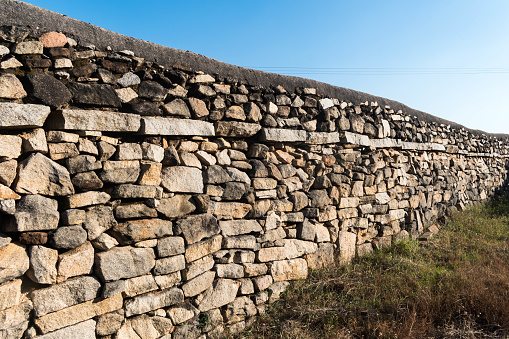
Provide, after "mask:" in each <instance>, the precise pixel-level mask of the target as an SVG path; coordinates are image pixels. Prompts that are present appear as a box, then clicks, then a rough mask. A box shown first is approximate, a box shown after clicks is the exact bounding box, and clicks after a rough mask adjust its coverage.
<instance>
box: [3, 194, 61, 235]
mask: <svg viewBox="0 0 509 339" xmlns="http://www.w3.org/2000/svg"><path fill="white" fill-rule="evenodd" d="M59 220H60V214H59V213H58V202H57V201H56V200H54V199H50V198H46V197H43V196H41V195H25V196H23V197H22V198H21V199H20V200H19V202H18V204H17V206H16V213H14V218H13V219H11V222H10V224H8V225H7V227H6V230H9V231H11V232H12V231H13V232H24V231H43V230H53V229H56V228H57V227H58V221H59Z"/></svg>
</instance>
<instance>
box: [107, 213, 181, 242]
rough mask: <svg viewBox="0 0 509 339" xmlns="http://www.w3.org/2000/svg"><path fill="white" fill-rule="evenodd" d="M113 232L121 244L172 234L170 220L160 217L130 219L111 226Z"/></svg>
mask: <svg viewBox="0 0 509 339" xmlns="http://www.w3.org/2000/svg"><path fill="white" fill-rule="evenodd" d="M113 234H114V235H115V237H116V238H117V240H118V241H119V242H120V243H121V244H122V245H128V244H133V243H137V242H140V241H144V240H148V239H158V238H162V237H165V236H168V235H172V234H173V231H172V222H171V221H169V220H162V219H140V220H130V221H126V222H123V223H119V224H117V225H116V226H115V227H113Z"/></svg>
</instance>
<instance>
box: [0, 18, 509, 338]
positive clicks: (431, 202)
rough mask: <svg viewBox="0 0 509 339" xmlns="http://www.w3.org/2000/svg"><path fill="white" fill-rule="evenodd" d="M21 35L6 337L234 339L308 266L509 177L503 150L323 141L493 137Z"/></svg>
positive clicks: (12, 107)
mask: <svg viewBox="0 0 509 339" xmlns="http://www.w3.org/2000/svg"><path fill="white" fill-rule="evenodd" d="M23 32H24V30H23V29H21V28H17V29H12V30H11V31H10V34H11V35H9V34H6V33H5V32H4V33H3V35H2V37H3V39H4V40H3V42H2V44H3V45H4V46H5V48H3V49H2V48H1V47H0V52H1V53H0V54H1V56H2V59H1V62H0V68H1V69H2V71H1V72H2V73H1V75H0V97H1V100H2V101H3V102H0V112H1V113H2V114H0V128H1V129H2V130H1V131H2V133H1V135H0V232H1V234H0V267H1V270H0V337H2V338H3V337H6V338H21V337H23V336H25V337H28V338H34V337H38V338H45V339H48V338H62V337H80V338H95V337H100V338H124V337H128V338H131V337H132V338H200V339H205V338H214V337H218V336H220V335H221V334H222V333H223V331H224V330H225V329H226V328H227V329H228V330H229V331H232V332H236V331H239V330H242V329H243V328H245V327H246V326H248V325H249V324H250V323H252V322H253V321H254V319H255V318H254V316H256V315H257V314H259V313H261V312H263V311H264V308H265V307H266V305H267V303H268V302H272V301H274V300H276V299H277V298H278V297H279V295H280V293H281V292H283V291H284V290H285V289H286V287H287V286H288V284H289V281H290V280H294V279H301V278H305V277H306V276H307V273H308V269H309V268H311V269H315V268H320V267H324V266H327V265H330V264H333V263H334V262H335V261H336V260H337V261H339V262H340V263H342V264H344V263H348V262H349V261H351V260H352V258H354V257H355V256H362V255H366V254H368V253H370V252H371V251H372V250H373V249H376V248H380V247H383V246H388V245H390V244H391V243H392V241H393V240H398V239H403V238H408V237H409V236H411V237H414V238H417V237H421V238H427V237H429V236H431V235H432V234H433V233H435V232H436V231H438V228H437V226H436V224H435V223H436V222H437V221H438V220H439V219H441V218H443V217H444V216H445V215H447V214H448V213H452V212H453V211H454V210H455V209H456V208H458V207H462V206H463V205H464V204H468V203H471V202H473V201H480V200H483V199H486V198H487V197H488V196H491V195H493V194H494V193H495V191H496V190H498V189H501V188H503V187H504V185H505V180H506V178H507V175H506V168H505V164H506V162H505V160H504V158H502V157H496V156H478V155H473V154H461V153H459V152H443V151H423V150H419V148H416V149H415V150H411V149H399V148H383V147H382V148H374V147H367V146H362V145H359V144H355V143H349V144H345V143H340V142H337V141H330V140H329V139H328V138H329V134H328V133H333V132H335V131H336V132H337V131H341V132H345V131H349V132H353V133H357V134H362V135H364V136H366V135H367V136H369V137H370V138H372V139H386V138H400V139H403V140H416V141H418V140H420V139H419V138H421V139H422V141H427V142H434V143H442V144H444V143H443V140H444V139H448V143H449V144H454V145H457V147H458V149H459V148H461V149H463V150H468V149H470V150H472V151H475V152H480V151H482V152H486V151H491V152H493V151H500V152H501V150H504V149H505V147H506V146H505V144H501V143H499V141H496V142H495V141H493V140H491V141H490V140H488V139H482V140H481V141H476V144H475V145H474V143H473V142H471V141H468V140H469V139H468V138H470V140H474V138H473V137H472V135H470V134H468V133H467V132H466V131H461V130H460V131H454V130H451V129H449V128H448V127H446V126H435V127H433V128H434V130H433V131H434V132H436V133H434V132H430V130H429V129H428V127H429V126H433V125H432V124H429V123H421V122H416V121H414V120H413V119H412V118H410V117H408V116H406V115H404V114H403V113H394V112H391V111H390V109H389V108H387V109H382V108H380V107H378V106H377V105H375V104H373V105H371V104H369V105H366V104H363V105H358V106H355V105H354V104H350V103H344V102H341V101H339V100H337V99H327V98H322V97H321V96H320V95H319V94H317V93H316V90H315V89H311V88H308V89H301V90H298V91H297V92H296V93H293V94H289V93H287V92H286V91H285V90H284V89H283V88H282V87H276V88H274V89H262V88H256V87H252V86H249V85H248V84H239V83H236V82H234V81H232V80H230V81H219V77H217V76H216V77H213V76H210V75H207V74H202V73H199V72H192V71H191V70H189V69H186V68H185V67H183V66H175V67H174V68H173V69H171V70H165V69H163V68H161V67H159V66H157V65H154V64H150V63H147V62H145V61H144V60H142V59H140V58H137V57H135V56H134V55H133V53H132V52H129V51H122V52H118V53H111V52H101V51H96V50H94V48H93V46H78V45H76V43H75V42H74V41H73V40H72V39H69V38H67V37H65V36H64V35H63V34H60V33H56V32H49V33H46V34H44V35H42V36H41V37H39V38H37V39H34V38H33V37H27V36H26V35H25V34H24V33H23ZM6 49H7V50H6ZM223 80H224V79H223ZM292 112H293V113H292ZM295 112H297V113H295ZM211 121H212V122H215V124H214V125H212V124H211V123H210V122H211ZM262 126H263V129H262ZM401 126H404V128H403V127H401ZM430 128H431V127H430ZM260 130H261V132H262V133H264V134H262V135H260V133H259V132H260ZM158 131H160V132H158ZM295 131H304V132H305V134H302V133H300V134H299V133H297V136H301V135H304V136H305V137H304V138H303V139H301V140H297V139H298V138H294V136H295V133H294V132H295ZM402 131H405V132H404V134H405V133H407V131H411V132H410V134H408V137H407V138H405V137H404V134H401V133H403V132H402ZM314 132H327V133H325V134H320V133H318V134H311V133H314ZM419 133H420V135H421V136H420V137H419V136H417V135H418V134H419ZM465 133H466V134H465ZM268 136H270V137H268ZM461 136H463V137H461ZM322 137H323V138H322ZM414 137H415V138H416V139H414ZM292 138H293V139H292ZM462 138H463V139H462ZM324 140H325V141H324ZM331 140H334V139H331ZM440 140H441V142H440ZM460 140H461V141H460ZM290 141H291V142H290ZM461 145H464V146H463V148H462V146H461ZM465 145H466V146H465ZM486 145H488V146H489V149H487V148H486V147H487V146H486ZM501 153H502V152H501ZM425 231H427V233H424V234H423V232H425Z"/></svg>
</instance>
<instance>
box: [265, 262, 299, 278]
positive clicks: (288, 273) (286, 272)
mask: <svg viewBox="0 0 509 339" xmlns="http://www.w3.org/2000/svg"><path fill="white" fill-rule="evenodd" d="M270 272H271V274H272V277H273V278H274V281H286V280H296V279H306V278H307V276H308V265H307V262H306V260H304V259H290V260H282V261H275V262H273V263H272V266H271V269H270Z"/></svg>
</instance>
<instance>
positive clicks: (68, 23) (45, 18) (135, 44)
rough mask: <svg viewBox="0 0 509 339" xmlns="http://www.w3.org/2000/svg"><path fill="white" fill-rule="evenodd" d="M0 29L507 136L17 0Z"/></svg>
mask: <svg viewBox="0 0 509 339" xmlns="http://www.w3.org/2000/svg"><path fill="white" fill-rule="evenodd" d="M0 26H23V27H29V28H30V29H31V30H32V33H34V34H38V33H39V34H40V33H43V32H47V31H59V32H63V33H65V34H66V35H70V36H72V37H73V38H74V39H76V40H77V41H78V42H79V43H81V44H84V43H90V44H93V45H95V46H96V47H97V48H98V49H100V50H104V49H106V47H107V46H110V47H111V48H112V49H113V50H124V49H128V50H131V51H133V52H134V53H135V54H136V55H138V56H140V57H143V58H145V59H147V60H149V61H153V62H156V63H158V64H160V65H163V66H165V67H171V66H173V65H175V64H181V65H184V66H187V67H190V68H191V69H193V70H196V71H203V72H207V73H211V74H219V75H220V76H222V77H224V78H231V79H235V80H237V81H240V82H245V83H248V84H250V85H255V86H264V87H271V86H274V85H281V86H283V87H284V88H285V89H286V90H288V91H292V92H293V91H294V90H295V89H296V88H299V87H303V88H307V87H313V88H316V89H317V90H318V91H319V92H320V93H321V94H322V95H324V96H329V97H332V98H341V99H342V100H345V101H350V102H354V103H360V102H365V101H370V102H374V101H376V102H378V104H379V105H380V106H385V105H389V106H391V108H392V109H394V110H396V111H397V110H403V111H404V112H406V113H407V114H409V115H415V116H416V117H417V118H418V119H420V120H423V121H427V122H436V123H438V124H446V125H451V127H453V128H459V129H461V128H465V129H466V130H468V131H469V132H471V133H474V134H477V135H478V134H486V135H490V136H494V137H497V138H507V137H508V135H507V134H493V133H486V132H483V131H480V130H473V129H469V128H466V127H464V126H463V125H460V124H457V123H454V122H452V121H449V120H446V119H442V118H439V117H436V116H434V115H431V114H428V113H425V112H422V111H419V110H415V109H413V108H410V107H408V106H406V105H404V104H402V103H400V102H397V101H394V100H390V99H386V98H382V97H378V96H374V95H370V94H367V93H363V92H359V91H355V90H352V89H348V88H343V87H337V86H333V85H330V84H326V83H323V82H319V81H315V80H311V79H305V78H300V77H292V76H286V75H280V74H275V73H268V72H263V71H258V70H253V69H247V68H243V67H239V66H235V65H231V64H227V63H224V62H221V61H218V60H215V59H211V58H208V57H205V56H203V55H199V54H196V53H193V52H189V51H183V50H178V49H175V48H171V47H166V46H161V45H157V44H154V43H151V42H148V41H144V40H140V39H135V38H132V37H128V36H125V35H122V34H119V33H116V32H113V31H109V30H106V29H104V28H101V27H98V26H95V25H92V24H89V23H86V22H83V21H80V20H76V19H73V18H70V17H67V16H65V15H62V14H59V13H56V12H52V11H50V10H46V9H43V8H40V7H37V6H34V5H31V4H28V3H24V2H21V1H17V0H0Z"/></svg>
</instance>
